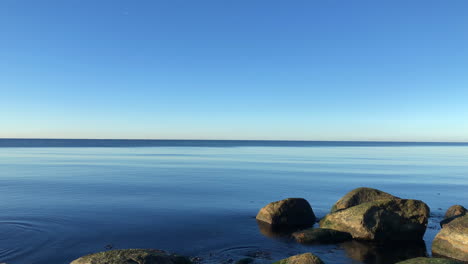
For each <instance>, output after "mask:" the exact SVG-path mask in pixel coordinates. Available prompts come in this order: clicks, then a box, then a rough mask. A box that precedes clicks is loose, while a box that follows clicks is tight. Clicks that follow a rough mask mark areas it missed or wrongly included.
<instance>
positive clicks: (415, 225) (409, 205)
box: [320, 199, 429, 241]
mask: <svg viewBox="0 0 468 264" xmlns="http://www.w3.org/2000/svg"><path fill="white" fill-rule="evenodd" d="M428 217H429V207H428V206H427V205H426V204H425V203H424V202H422V201H419V200H410V199H387V200H377V201H373V202H367V203H363V204H360V205H357V206H353V207H350V208H348V209H346V210H340V211H337V212H335V213H331V214H328V215H326V216H325V217H324V218H323V219H322V220H321V221H320V227H321V228H329V229H334V230H338V231H342V232H347V233H350V234H351V235H352V236H353V238H355V239H361V240H372V241H405V240H421V239H422V237H423V235H424V232H425V231H426V226H427V221H428Z"/></svg>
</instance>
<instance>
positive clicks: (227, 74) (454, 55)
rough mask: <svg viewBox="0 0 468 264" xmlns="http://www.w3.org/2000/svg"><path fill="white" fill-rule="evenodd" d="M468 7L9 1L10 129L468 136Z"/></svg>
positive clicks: (65, 134) (5, 16)
mask: <svg viewBox="0 0 468 264" xmlns="http://www.w3.org/2000/svg"><path fill="white" fill-rule="evenodd" d="M467 13H468V1H465V0H451V1H441V0H439V1H430V0H412V1H408V0H392V1H375V0H369V1H342V0H327V1H324V0H322V1H311V0H307V1H306V0H304V1H276V0H265V1H259V0H236V1H234V0H211V1H206V0H197V1H189V0H185V1H179V0H160V1H157V0H155V1H135V0H128V1H118V0H99V1H97V0H57V1H50V0H42V1H36V0H30V1H23V0H2V1H0V137H26V138H37V137H40V138H184V139H190V138H194V139H291V140H418V141H468V15H467Z"/></svg>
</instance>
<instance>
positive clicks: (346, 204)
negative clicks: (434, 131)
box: [331, 187, 399, 213]
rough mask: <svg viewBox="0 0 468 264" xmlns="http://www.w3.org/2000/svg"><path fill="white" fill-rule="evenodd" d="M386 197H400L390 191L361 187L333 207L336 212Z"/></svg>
mask: <svg viewBox="0 0 468 264" xmlns="http://www.w3.org/2000/svg"><path fill="white" fill-rule="evenodd" d="M384 199H399V198H398V197H396V196H393V195H391V194H389V193H386V192H383V191H380V190H377V189H373V188H367V187H360V188H357V189H354V190H352V191H350V192H348V193H347V194H346V195H345V196H343V197H342V198H341V199H340V200H338V201H337V202H336V203H335V204H334V205H333V206H332V208H331V212H332V213H334V212H336V211H339V210H343V209H346V208H350V207H353V206H356V205H360V204H362V203H367V202H373V201H377V200H384Z"/></svg>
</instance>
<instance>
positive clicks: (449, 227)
mask: <svg viewBox="0 0 468 264" xmlns="http://www.w3.org/2000/svg"><path fill="white" fill-rule="evenodd" d="M432 254H434V255H439V256H445V257H449V258H452V259H457V260H461V261H465V262H468V215H464V216H461V217H458V218H457V219H454V220H452V221H451V222H450V223H448V224H446V225H444V228H442V229H441V230H440V232H439V233H438V234H437V235H436V237H435V238H434V241H433V242H432Z"/></svg>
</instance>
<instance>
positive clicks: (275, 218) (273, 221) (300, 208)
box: [256, 198, 315, 229]
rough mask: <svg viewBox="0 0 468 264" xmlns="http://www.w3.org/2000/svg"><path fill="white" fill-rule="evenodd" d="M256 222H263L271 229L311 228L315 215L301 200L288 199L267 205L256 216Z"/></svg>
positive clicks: (304, 201) (308, 205)
mask: <svg viewBox="0 0 468 264" xmlns="http://www.w3.org/2000/svg"><path fill="white" fill-rule="evenodd" d="M256 219H257V220H259V221H262V222H265V223H267V224H269V225H271V226H272V228H273V229H282V228H304V227H311V226H312V225H313V224H314V222H315V214H314V211H313V210H312V207H311V206H310V204H309V203H308V202H307V201H306V200H305V199H302V198H288V199H285V200H281V201H277V202H273V203H269V204H268V205H266V206H265V207H263V208H262V209H260V211H259V212H258V214H257V217H256Z"/></svg>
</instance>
